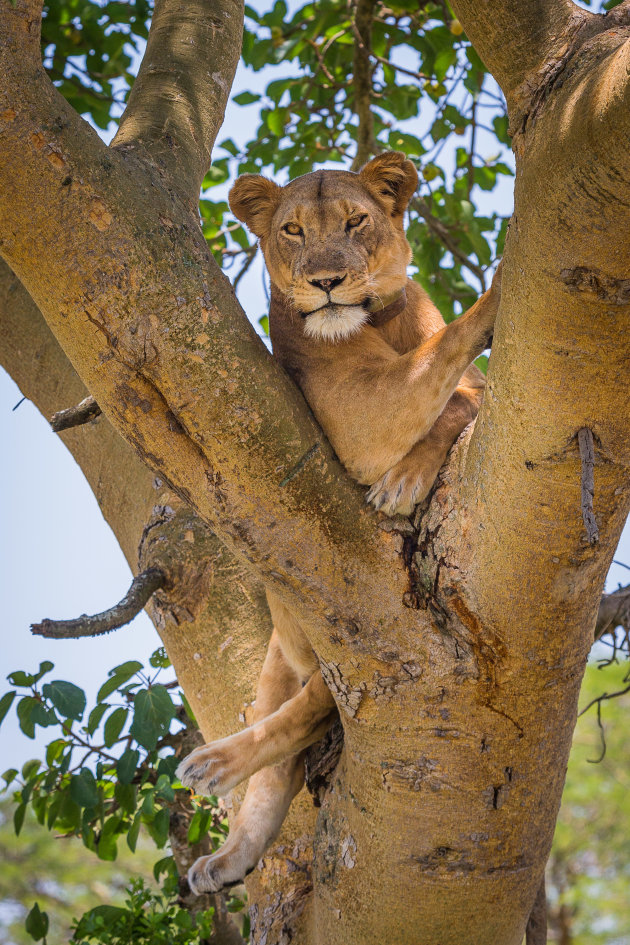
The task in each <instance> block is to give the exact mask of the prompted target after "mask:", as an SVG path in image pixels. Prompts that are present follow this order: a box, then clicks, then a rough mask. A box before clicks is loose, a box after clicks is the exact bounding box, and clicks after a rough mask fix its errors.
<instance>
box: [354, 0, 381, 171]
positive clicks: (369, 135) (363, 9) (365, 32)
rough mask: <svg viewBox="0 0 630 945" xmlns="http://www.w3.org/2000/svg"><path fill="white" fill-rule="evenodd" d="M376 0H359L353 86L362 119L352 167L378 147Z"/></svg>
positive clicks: (355, 169)
mask: <svg viewBox="0 0 630 945" xmlns="http://www.w3.org/2000/svg"><path fill="white" fill-rule="evenodd" d="M375 6H376V0H357V2H356V7H355V12H354V20H353V23H352V28H353V31H354V37H355V44H354V65H353V83H352V84H353V88H354V110H355V112H356V115H357V118H358V120H359V127H358V130H357V153H356V156H355V158H354V161H353V162H352V170H353V171H358V170H359V168H360V167H362V166H363V164H365V162H366V161H367V160H368V159H369V158H370V157H371V156H372V154H373V153H374V150H375V147H376V139H375V137H374V119H373V116H372V71H373V70H372V65H371V62H370V54H371V46H372V21H373V18H374V7H375Z"/></svg>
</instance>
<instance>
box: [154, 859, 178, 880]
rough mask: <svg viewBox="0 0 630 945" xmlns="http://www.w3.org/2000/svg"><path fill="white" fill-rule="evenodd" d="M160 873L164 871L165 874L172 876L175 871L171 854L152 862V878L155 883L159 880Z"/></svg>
mask: <svg viewBox="0 0 630 945" xmlns="http://www.w3.org/2000/svg"><path fill="white" fill-rule="evenodd" d="M162 873H166V875H167V876H172V875H173V874H174V873H175V861H174V859H173V857H172V856H164V857H162V859H161V860H158V861H157V863H154V864H153V878H154V879H155V881H156V883H159V882H160V876H161V875H162Z"/></svg>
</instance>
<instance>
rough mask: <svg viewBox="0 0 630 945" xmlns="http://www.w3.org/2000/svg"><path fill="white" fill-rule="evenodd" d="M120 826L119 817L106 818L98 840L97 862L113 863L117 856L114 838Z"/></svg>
mask: <svg viewBox="0 0 630 945" xmlns="http://www.w3.org/2000/svg"><path fill="white" fill-rule="evenodd" d="M119 826H120V817H108V819H107V820H106V821H105V825H104V827H103V829H102V830H101V835H100V837H99V838H98V843H97V846H96V853H97V855H98V858H99V860H108V861H110V862H111V861H113V860H115V859H116V856H117V855H118V847H117V844H116V838H117V833H118V828H119Z"/></svg>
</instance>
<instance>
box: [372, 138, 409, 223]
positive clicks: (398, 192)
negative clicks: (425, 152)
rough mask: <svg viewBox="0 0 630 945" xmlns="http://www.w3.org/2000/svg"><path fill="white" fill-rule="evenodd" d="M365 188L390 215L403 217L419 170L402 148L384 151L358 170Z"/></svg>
mask: <svg viewBox="0 0 630 945" xmlns="http://www.w3.org/2000/svg"><path fill="white" fill-rule="evenodd" d="M359 177H360V178H361V180H362V182H363V184H364V185H365V187H367V189H368V190H369V191H370V193H372V194H373V195H374V197H376V199H377V200H378V201H379V203H381V204H384V205H385V207H386V208H387V209H388V210H389V212H390V213H391V215H392V216H393V217H397V216H402V214H403V213H404V212H405V210H406V209H407V204H408V203H409V201H410V199H411V195H412V194H413V192H414V191H415V189H416V187H417V186H418V172H417V170H416V168H415V166H414V164H413V163H412V162H411V161H410V160H408V159H407V158H406V157H405V155H404V154H403V153H402V151H384V152H383V154H378V155H377V156H376V157H375V158H372V160H371V161H368V163H367V164H365V165H364V166H363V167H362V168H361V170H360V171H359Z"/></svg>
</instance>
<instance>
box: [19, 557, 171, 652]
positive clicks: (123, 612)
mask: <svg viewBox="0 0 630 945" xmlns="http://www.w3.org/2000/svg"><path fill="white" fill-rule="evenodd" d="M165 581H166V575H165V574H164V572H163V571H161V570H160V569H159V568H148V569H147V570H146V571H142V573H141V574H137V575H136V576H135V578H134V579H133V581H132V582H131V587H130V588H129V590H128V591H127V593H126V594H125V596H124V597H123V599H122V600H121V601H120V602H119V603H118V604H116V605H115V606H114V607H110V609H109V610H105V611H103V613H101V614H94V616H92V617H88V616H87V614H83V615H82V616H81V617H77V618H76V619H75V620H49V619H48V618H46V619H45V620H42V622H41V623H34V624H32V625H31V632H32V633H34V634H36V635H37V636H40V637H52V638H53V639H55V640H68V639H76V638H77V637H96V636H99V635H100V634H102V633H109V632H110V630H117V629H118V628H119V627H123V626H124V625H125V624H126V623H129V621H130V620H133V618H134V617H136V616H137V615H138V614H139V613H140V611H141V610H142V608H143V607H144V606H145V604H146V603H147V601H148V600H149V598H150V597H151V595H152V594H154V593H155V591H157V590H158V588H160V587H163V586H164V582H165Z"/></svg>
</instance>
